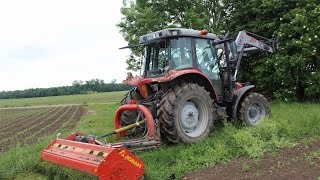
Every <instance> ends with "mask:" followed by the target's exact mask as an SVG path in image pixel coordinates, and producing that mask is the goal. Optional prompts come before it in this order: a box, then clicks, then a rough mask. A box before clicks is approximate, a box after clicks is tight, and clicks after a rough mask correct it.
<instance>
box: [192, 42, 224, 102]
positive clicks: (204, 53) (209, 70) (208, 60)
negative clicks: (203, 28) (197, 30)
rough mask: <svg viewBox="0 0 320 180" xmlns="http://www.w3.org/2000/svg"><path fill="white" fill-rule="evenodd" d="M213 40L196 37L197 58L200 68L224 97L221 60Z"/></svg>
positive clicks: (219, 95)
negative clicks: (220, 68) (220, 67)
mask: <svg viewBox="0 0 320 180" xmlns="http://www.w3.org/2000/svg"><path fill="white" fill-rule="evenodd" d="M212 44H213V41H212V40H208V39H195V49H196V51H195V52H196V60H197V66H198V69H199V70H200V71H201V72H203V73H204V74H206V75H207V76H208V78H209V79H210V80H211V82H212V84H213V85H214V86H215V89H216V91H217V92H216V93H217V95H218V97H219V99H220V97H222V86H221V79H220V70H219V61H218V57H217V52H216V50H215V48H213V46H212Z"/></svg>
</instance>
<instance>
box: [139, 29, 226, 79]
mask: <svg viewBox="0 0 320 180" xmlns="http://www.w3.org/2000/svg"><path fill="white" fill-rule="evenodd" d="M218 40H219V38H218V37H217V36H215V35H214V34H211V33H208V32H207V31H196V30H191V29H181V28H173V29H164V30H161V31H157V32H153V33H150V34H147V35H144V36H142V37H140V43H142V44H144V45H145V48H144V60H143V66H142V68H143V69H142V72H143V76H144V77H159V76H162V75H163V73H165V72H167V71H169V70H176V71H180V70H185V69H192V68H194V69H199V70H200V71H201V72H202V73H204V74H205V75H206V76H208V78H209V79H211V80H218V79H219V72H220V71H219V63H220V60H219V59H218V55H217V49H216V48H215V47H214V42H215V41H218Z"/></svg>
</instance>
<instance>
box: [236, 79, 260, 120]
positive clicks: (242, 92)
mask: <svg viewBox="0 0 320 180" xmlns="http://www.w3.org/2000/svg"><path fill="white" fill-rule="evenodd" d="M254 87H255V86H254V85H250V86H245V87H243V88H240V89H238V90H237V91H236V92H235V93H234V95H233V101H232V119H233V120H237V110H238V106H239V103H240V100H241V99H242V97H244V95H245V94H246V93H247V92H249V91H251V90H252V89H253V88H254Z"/></svg>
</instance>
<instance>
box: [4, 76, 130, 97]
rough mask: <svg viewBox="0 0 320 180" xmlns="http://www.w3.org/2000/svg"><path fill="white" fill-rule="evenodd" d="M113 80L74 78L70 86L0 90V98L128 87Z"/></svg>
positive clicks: (88, 91)
mask: <svg viewBox="0 0 320 180" xmlns="http://www.w3.org/2000/svg"><path fill="white" fill-rule="evenodd" d="M115 82H116V80H115V79H114V80H112V82H111V83H105V82H104V80H101V79H91V80H88V81H85V82H83V81H81V80H80V81H79V80H76V81H73V83H72V86H61V87H51V88H35V89H33V88H32V89H26V90H16V91H2V92H0V99H13V98H31V97H46V96H61V95H72V94H88V93H96V92H112V91H123V90H129V89H130V87H129V86H126V85H124V84H116V83H115Z"/></svg>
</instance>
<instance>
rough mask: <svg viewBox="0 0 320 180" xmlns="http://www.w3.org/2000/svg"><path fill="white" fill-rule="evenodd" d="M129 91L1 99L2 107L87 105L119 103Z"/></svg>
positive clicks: (0, 105) (0, 104)
mask: <svg viewBox="0 0 320 180" xmlns="http://www.w3.org/2000/svg"><path fill="white" fill-rule="evenodd" d="M126 92H127V91H118V92H105V93H94V94H79V95H68V96H50V97H37V98H22V99H0V108H1V107H24V106H43V105H57V104H87V103H106V102H108V103H110V102H119V101H120V100H121V98H122V97H123V95H124V94H125V93H126Z"/></svg>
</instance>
